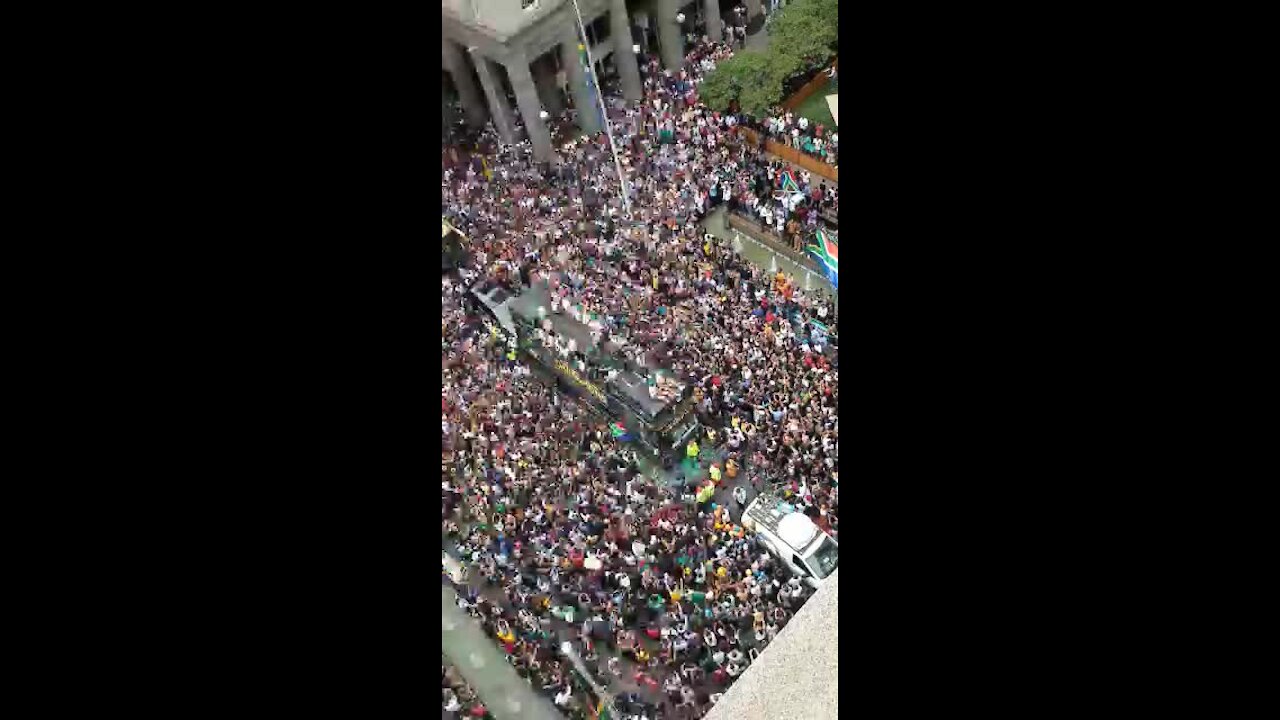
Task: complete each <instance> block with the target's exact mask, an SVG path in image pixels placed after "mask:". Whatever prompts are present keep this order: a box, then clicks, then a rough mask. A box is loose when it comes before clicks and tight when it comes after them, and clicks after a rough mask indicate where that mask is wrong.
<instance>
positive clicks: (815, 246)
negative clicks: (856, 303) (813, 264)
mask: <svg viewBox="0 0 1280 720" xmlns="http://www.w3.org/2000/svg"><path fill="white" fill-rule="evenodd" d="M805 251H806V252H808V253H809V255H811V256H813V259H814V260H817V261H818V264H820V265H821V266H822V271H823V273H824V274H826V276H827V279H828V280H830V281H831V286H832V287H838V285H839V283H838V281H839V277H840V244H839V241H838V238H837V237H836V236H834V235H830V234H828V233H827V232H826V231H824V230H819V231H817V232H815V233H814V234H813V239H812V240H810V241H809V244H808V245H807V246H805Z"/></svg>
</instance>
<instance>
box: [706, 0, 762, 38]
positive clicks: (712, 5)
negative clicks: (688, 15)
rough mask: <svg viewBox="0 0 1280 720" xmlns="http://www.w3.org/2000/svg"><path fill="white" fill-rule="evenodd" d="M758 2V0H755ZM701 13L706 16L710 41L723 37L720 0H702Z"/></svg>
mask: <svg viewBox="0 0 1280 720" xmlns="http://www.w3.org/2000/svg"><path fill="white" fill-rule="evenodd" d="M756 1H757V2H759V0H756ZM702 10H703V13H704V14H705V15H706V16H707V36H708V37H710V38H711V42H720V41H721V40H723V39H724V21H723V20H722V19H721V18H720V0H703V2H702Z"/></svg>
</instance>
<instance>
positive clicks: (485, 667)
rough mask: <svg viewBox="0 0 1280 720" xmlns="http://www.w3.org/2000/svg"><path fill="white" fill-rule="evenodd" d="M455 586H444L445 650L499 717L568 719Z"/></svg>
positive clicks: (502, 719)
mask: <svg viewBox="0 0 1280 720" xmlns="http://www.w3.org/2000/svg"><path fill="white" fill-rule="evenodd" d="M457 600H458V594H457V593H455V592H454V590H453V588H451V587H449V586H447V585H442V586H441V587H440V632H441V643H440V645H441V650H442V651H443V652H444V654H445V655H446V656H448V658H449V660H450V662H452V663H453V664H454V665H455V666H457V668H458V670H459V671H460V672H461V673H462V676H463V677H464V678H466V680H467V682H468V683H471V687H473V688H475V689H476V692H477V693H479V695H480V699H481V700H482V701H483V702H484V704H485V707H487V708H488V709H489V711H490V712H491V713H493V716H494V717H495V718H497V719H498V720H564V716H563V715H561V714H560V713H559V711H557V710H556V708H555V706H554V705H553V704H552V703H551V701H550V700H547V699H546V698H544V697H542V696H541V695H538V694H537V693H535V692H534V691H533V688H531V687H530V686H529V683H527V682H525V680H524V678H522V677H520V676H519V675H518V674H516V671H515V668H513V667H511V665H510V664H508V663H507V660H506V657H505V656H504V655H503V653H502V651H501V650H499V649H498V646H497V644H496V643H495V642H494V641H493V640H490V639H489V638H488V637H486V636H485V634H484V631H482V630H481V629H480V626H479V625H478V624H477V623H476V621H475V620H473V619H472V618H471V617H470V616H469V615H467V614H466V613H465V612H463V611H462V610H461V609H460V608H459V607H458V605H457Z"/></svg>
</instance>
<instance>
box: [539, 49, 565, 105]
mask: <svg viewBox="0 0 1280 720" xmlns="http://www.w3.org/2000/svg"><path fill="white" fill-rule="evenodd" d="M533 82H534V84H536V85H537V86H538V97H540V98H542V105H543V107H545V108H546V109H547V112H549V113H551V114H552V115H557V114H559V113H560V111H561V110H564V101H563V100H562V99H561V98H560V88H559V86H557V85H556V70H555V68H554V67H553V66H552V65H551V63H549V62H546V61H545V60H543V61H541V62H537V63H534V73H533Z"/></svg>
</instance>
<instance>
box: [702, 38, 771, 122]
mask: <svg viewBox="0 0 1280 720" xmlns="http://www.w3.org/2000/svg"><path fill="white" fill-rule="evenodd" d="M773 64H774V59H773V57H772V56H771V53H761V52H756V51H754V50H748V51H746V52H743V53H739V54H737V55H734V56H733V57H732V58H730V59H728V60H725V61H724V62H722V63H720V64H719V65H717V66H716V69H715V70H712V71H711V73H710V74H708V75H707V77H706V78H705V79H704V80H703V81H702V85H701V86H699V88H698V96H699V97H700V98H701V100H702V102H704V103H706V105H707V107H709V108H711V109H712V110H718V111H722V112H723V111H724V110H726V109H728V107H729V104H730V103H732V102H733V101H734V100H737V101H738V103H739V104H740V105H741V106H742V111H743V112H745V113H749V114H755V113H754V112H752V110H750V109H748V107H747V105H748V103H750V104H751V107H753V108H754V107H757V106H758V105H759V104H760V103H761V102H763V103H764V107H766V108H767V107H768V106H769V105H770V104H773V103H777V102H778V100H779V99H781V97H782V78H781V77H779V76H778V75H777V71H776V70H775V69H774V68H773Z"/></svg>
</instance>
